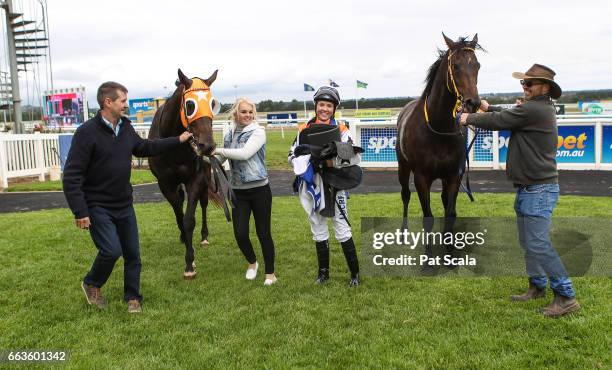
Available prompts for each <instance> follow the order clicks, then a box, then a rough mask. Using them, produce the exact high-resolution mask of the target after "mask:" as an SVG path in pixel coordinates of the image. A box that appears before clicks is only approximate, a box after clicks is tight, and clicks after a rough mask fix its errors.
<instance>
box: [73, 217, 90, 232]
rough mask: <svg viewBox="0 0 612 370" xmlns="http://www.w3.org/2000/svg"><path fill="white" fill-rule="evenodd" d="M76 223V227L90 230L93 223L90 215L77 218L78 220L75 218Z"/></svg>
mask: <svg viewBox="0 0 612 370" xmlns="http://www.w3.org/2000/svg"><path fill="white" fill-rule="evenodd" d="M74 223H75V224H76V227H78V228H79V229H83V230H88V229H89V226H90V225H91V221H90V220H89V217H84V218H77V219H76V220H74Z"/></svg>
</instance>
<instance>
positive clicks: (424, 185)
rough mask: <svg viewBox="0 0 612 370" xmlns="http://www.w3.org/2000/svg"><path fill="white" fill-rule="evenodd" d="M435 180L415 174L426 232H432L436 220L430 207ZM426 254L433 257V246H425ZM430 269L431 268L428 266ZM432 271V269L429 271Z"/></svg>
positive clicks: (415, 185)
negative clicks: (432, 186)
mask: <svg viewBox="0 0 612 370" xmlns="http://www.w3.org/2000/svg"><path fill="white" fill-rule="evenodd" d="M432 182H433V180H432V179H431V178H429V177H428V176H427V175H425V174H422V173H418V172H415V173H414V187H415V188H416V191H417V193H418V194H419V201H420V203H421V210H422V211H423V229H424V230H425V232H431V230H432V229H433V224H434V219H433V213H432V212H431V206H430V194H429V192H430V190H431V184H432ZM425 254H426V255H427V256H429V257H432V255H433V253H432V246H431V244H429V243H428V244H426V245H425ZM426 267H429V266H426ZM429 270H431V269H429Z"/></svg>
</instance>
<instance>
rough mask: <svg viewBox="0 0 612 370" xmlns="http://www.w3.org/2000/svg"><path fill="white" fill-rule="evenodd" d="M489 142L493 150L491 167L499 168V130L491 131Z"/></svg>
mask: <svg viewBox="0 0 612 370" xmlns="http://www.w3.org/2000/svg"><path fill="white" fill-rule="evenodd" d="M491 144H492V145H491V147H492V150H493V169H494V170H499V169H500V167H499V131H493V142H492V143H491Z"/></svg>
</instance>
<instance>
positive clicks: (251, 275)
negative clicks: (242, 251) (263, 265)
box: [244, 262, 259, 280]
mask: <svg viewBox="0 0 612 370" xmlns="http://www.w3.org/2000/svg"><path fill="white" fill-rule="evenodd" d="M258 268H259V263H257V262H255V268H254V269H247V271H246V274H245V275H244V277H245V278H246V279H247V280H254V279H255V277H257V269H258Z"/></svg>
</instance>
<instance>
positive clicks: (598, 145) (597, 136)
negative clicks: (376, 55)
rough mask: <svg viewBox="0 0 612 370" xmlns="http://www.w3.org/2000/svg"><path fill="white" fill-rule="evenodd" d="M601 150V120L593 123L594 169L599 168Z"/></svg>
mask: <svg viewBox="0 0 612 370" xmlns="http://www.w3.org/2000/svg"><path fill="white" fill-rule="evenodd" d="M602 152H603V127H602V124H601V122H596V123H595V169H596V170H599V169H601V153H602Z"/></svg>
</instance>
